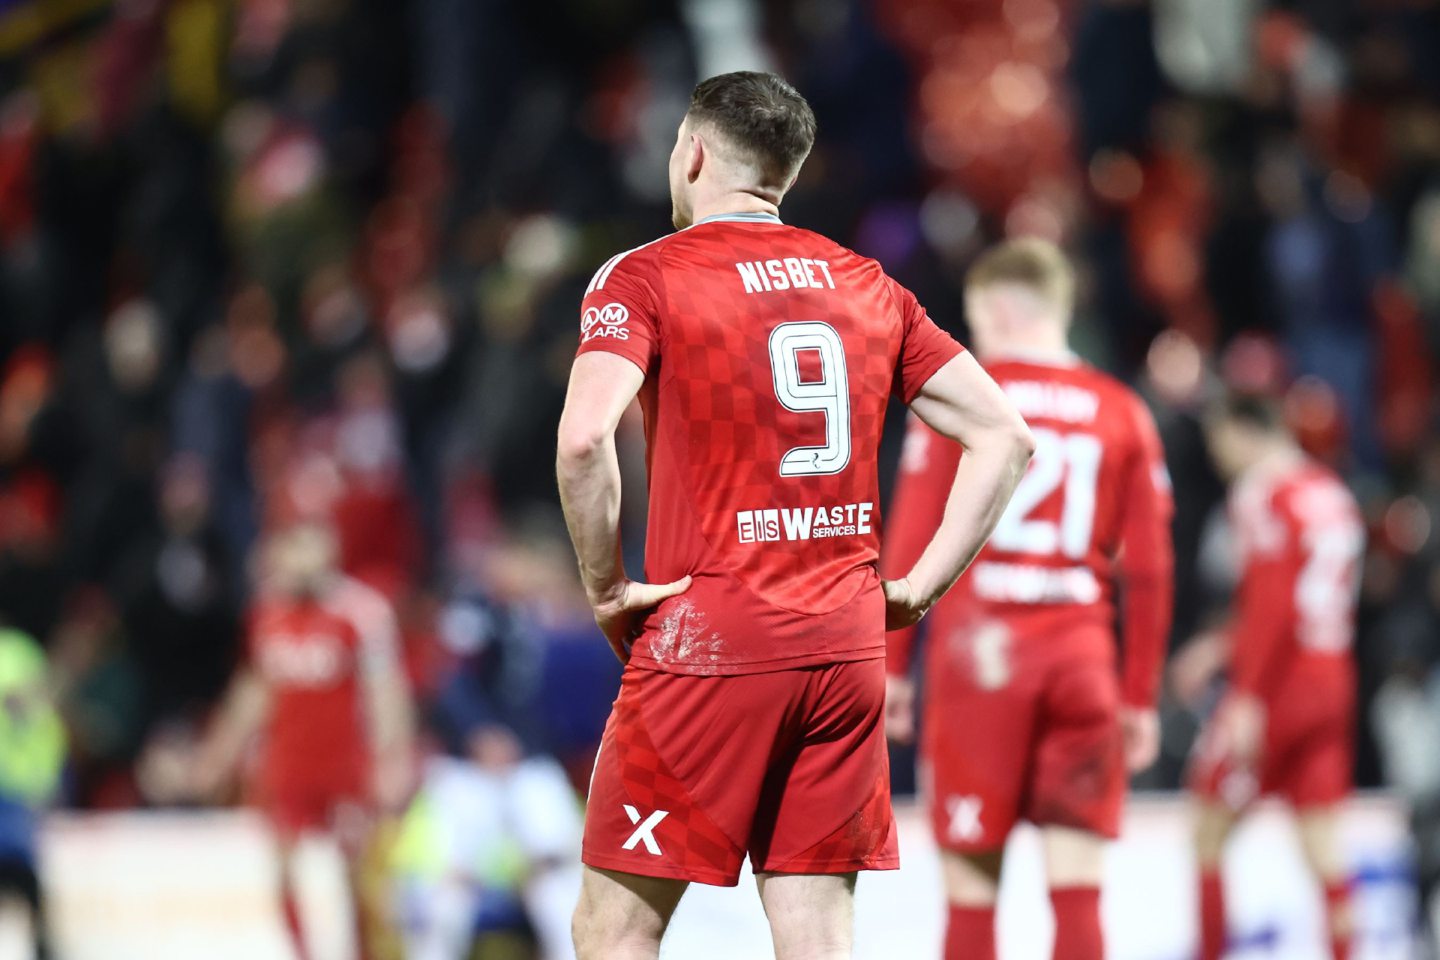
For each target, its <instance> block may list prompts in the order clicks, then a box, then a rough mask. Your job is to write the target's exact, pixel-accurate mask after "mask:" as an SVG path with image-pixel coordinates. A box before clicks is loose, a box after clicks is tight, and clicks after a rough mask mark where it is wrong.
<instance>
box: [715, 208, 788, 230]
mask: <svg viewBox="0 0 1440 960" xmlns="http://www.w3.org/2000/svg"><path fill="white" fill-rule="evenodd" d="M780 222H781V221H780V218H779V217H777V216H775V214H773V213H763V212H761V211H759V210H756V211H753V212H751V213H717V214H715V215H714V216H712V217H706V218H705V219H704V220H696V221H695V223H694V226H697V227H698V226H700V224H702V223H780Z"/></svg>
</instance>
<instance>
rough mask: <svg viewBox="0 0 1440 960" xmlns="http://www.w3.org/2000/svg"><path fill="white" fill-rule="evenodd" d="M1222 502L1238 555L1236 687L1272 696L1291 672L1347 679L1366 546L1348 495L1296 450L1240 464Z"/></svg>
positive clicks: (1325, 471) (1342, 681)
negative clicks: (1251, 465) (1289, 454)
mask: <svg viewBox="0 0 1440 960" xmlns="http://www.w3.org/2000/svg"><path fill="white" fill-rule="evenodd" d="M1229 510H1230V521H1231V528H1232V530H1233V531H1234V533H1235V540H1236V544H1237V546H1238V550H1239V564H1240V580H1239V585H1238V588H1237V594H1236V603H1235V616H1234V620H1233V622H1232V623H1231V626H1230V637H1231V650H1232V653H1231V681H1232V682H1233V684H1234V685H1235V687H1236V688H1237V689H1239V690H1242V691H1245V692H1248V693H1253V694H1257V695H1259V696H1262V697H1270V696H1271V695H1273V694H1275V693H1277V692H1278V691H1279V689H1280V688H1281V686H1282V682H1283V681H1284V680H1286V679H1287V678H1289V677H1293V676H1295V675H1296V674H1297V672H1303V673H1304V674H1305V675H1306V676H1307V677H1311V678H1313V677H1316V676H1322V675H1323V676H1325V677H1330V678H1333V679H1334V680H1335V681H1336V682H1338V683H1340V684H1342V685H1344V684H1349V682H1350V674H1351V658H1350V649H1351V646H1352V644H1353V642H1354V636H1355V606H1356V602H1357V598H1358V594H1359V584H1360V563H1361V558H1362V555H1363V554H1364V550H1365V526H1364V523H1363V521H1362V519H1361V515H1360V508H1359V506H1358V505H1357V504H1356V502H1355V498H1354V496H1353V495H1352V494H1351V493H1350V491H1349V489H1348V488H1346V486H1345V484H1344V483H1343V482H1342V481H1341V480H1340V478H1339V477H1337V476H1336V475H1335V474H1334V473H1333V472H1332V471H1330V470H1329V469H1327V468H1326V467H1324V466H1322V465H1321V464H1319V463H1317V462H1315V461H1314V460H1311V459H1309V458H1308V457H1305V456H1303V455H1298V454H1297V455H1296V456H1294V457H1287V458H1285V459H1283V460H1280V461H1271V462H1269V463H1263V464H1260V465H1257V466H1256V467H1255V468H1253V469H1251V470H1249V471H1248V472H1246V473H1245V474H1244V475H1243V476H1242V477H1241V478H1240V479H1239V481H1237V482H1236V484H1235V485H1234V487H1233V489H1232V490H1231V493H1230V502H1229ZM1307 686H1308V690H1309V693H1310V695H1315V694H1318V692H1319V691H1318V689H1317V688H1316V687H1314V686H1312V685H1308V684H1307ZM1300 695H1302V696H1304V695H1305V693H1304V692H1303V691H1301V692H1300Z"/></svg>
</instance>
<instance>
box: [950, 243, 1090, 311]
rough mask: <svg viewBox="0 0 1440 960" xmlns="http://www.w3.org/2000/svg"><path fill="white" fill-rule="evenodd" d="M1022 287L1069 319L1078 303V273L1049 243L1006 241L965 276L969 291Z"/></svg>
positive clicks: (986, 252) (984, 256)
mask: <svg viewBox="0 0 1440 960" xmlns="http://www.w3.org/2000/svg"><path fill="white" fill-rule="evenodd" d="M1002 285H1004V286H1013V287H1021V288H1024V289H1026V290H1029V291H1031V292H1032V293H1034V294H1035V295H1036V296H1037V297H1039V298H1040V299H1042V300H1044V301H1045V302H1046V303H1047V304H1049V305H1050V306H1052V307H1053V308H1054V309H1055V310H1056V311H1057V312H1058V313H1060V314H1061V315H1063V316H1066V317H1068V316H1069V315H1070V310H1071V308H1072V307H1073V306H1074V303H1075V271H1074V269H1073V268H1072V267H1071V266H1070V261H1069V260H1067V259H1066V257H1065V254H1064V253H1062V252H1061V251H1060V248H1059V247H1057V246H1056V245H1055V244H1053V243H1051V242H1050V241H1049V240H1042V239H1040V238H1039V237H1024V238H1021V239H1018V240H1006V241H1005V242H1004V243H1002V244H1000V245H999V246H996V247H992V248H991V249H989V250H987V251H985V252H984V253H982V254H981V255H980V256H979V257H978V258H976V260H975V262H974V263H973V264H971V265H970V270H969V272H968V273H967V274H966V275H965V288H966V290H969V291H977V292H978V291H980V290H983V289H986V288H988V287H998V286H1002Z"/></svg>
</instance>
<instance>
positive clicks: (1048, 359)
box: [981, 336, 1075, 365]
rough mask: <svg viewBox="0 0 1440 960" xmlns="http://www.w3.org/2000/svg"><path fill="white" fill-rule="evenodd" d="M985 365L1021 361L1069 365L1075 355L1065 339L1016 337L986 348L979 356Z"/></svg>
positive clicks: (1073, 360)
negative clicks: (1004, 361)
mask: <svg viewBox="0 0 1440 960" xmlns="http://www.w3.org/2000/svg"><path fill="white" fill-rule="evenodd" d="M981 359H982V360H983V361H985V362H987V363H996V362H999V361H1001V360H1021V361H1029V362H1031V363H1043V364H1050V365H1069V364H1072V363H1074V362H1075V354H1074V353H1073V352H1072V351H1071V350H1070V344H1068V343H1066V342H1065V339H1064V338H1063V337H1062V338H1059V339H1056V338H1055V337H1046V336H1036V337H1016V338H1010V339H1006V340H1005V341H1004V342H1003V343H997V344H994V345H993V346H989V347H987V349H985V350H984V351H983V353H982V355H981Z"/></svg>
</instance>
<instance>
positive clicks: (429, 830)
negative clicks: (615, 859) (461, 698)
mask: <svg viewBox="0 0 1440 960" xmlns="http://www.w3.org/2000/svg"><path fill="white" fill-rule="evenodd" d="M467 747H468V749H467V751H466V758H465V759H464V760H456V759H451V758H448V757H439V758H435V759H433V760H430V761H429V762H428V763H427V764H426V768H425V775H424V778H423V781H422V784H421V787H420V792H419V794H417V796H416V798H415V801H414V803H413V804H412V805H411V807H410V811H409V813H407V814H406V817H405V823H404V826H403V828H402V833H401V836H400V840H399V844H398V846H397V848H396V850H395V867H396V874H397V875H396V889H397V895H398V898H399V901H400V913H401V924H402V926H403V928H404V930H405V942H406V960H466V958H467V957H469V956H471V952H472V949H474V945H475V943H476V941H477V940H478V941H481V942H482V943H483V942H484V941H486V940H490V939H494V938H498V937H508V938H511V939H514V940H517V941H520V942H522V943H527V944H532V945H534V946H537V947H538V948H539V951H540V952H539V956H543V957H545V958H546V960H563V958H566V957H573V956H574V953H573V950H572V948H571V946H570V913H571V908H572V906H573V904H574V899H575V896H576V894H577V892H578V889H579V870H578V868H577V866H576V865H577V863H578V862H579V857H580V833H581V828H582V826H583V824H582V821H581V817H580V808H579V806H578V805H577V797H576V794H575V790H574V788H573V787H572V786H571V785H570V783H569V781H568V780H567V779H566V777H565V772H564V770H562V769H561V768H560V765H559V764H557V763H556V762H555V761H554V760H551V759H549V758H547V757H538V756H532V757H525V756H524V755H523V754H522V752H521V747H520V742H519V740H518V739H517V738H516V737H515V735H514V734H513V733H511V732H510V731H509V730H507V729H506V728H504V727H503V726H499V725H494V724H491V725H485V726H479V727H476V728H475V729H474V730H473V731H472V732H471V733H470V735H469V737H468V740H467ZM484 949H485V948H484V947H482V948H481V950H482V955H485V954H484V953H483V951H484ZM522 955H529V954H528V952H527V953H525V954H522Z"/></svg>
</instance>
